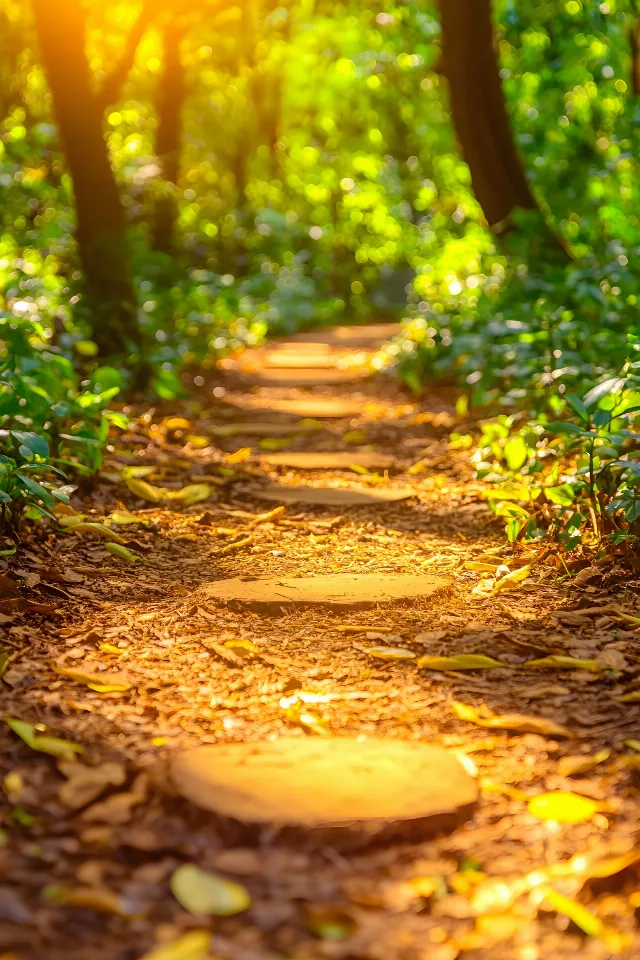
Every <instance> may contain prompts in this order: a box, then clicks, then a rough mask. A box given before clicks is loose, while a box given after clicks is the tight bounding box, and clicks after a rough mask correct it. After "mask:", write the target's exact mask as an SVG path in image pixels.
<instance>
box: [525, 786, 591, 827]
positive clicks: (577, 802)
mask: <svg viewBox="0 0 640 960" xmlns="http://www.w3.org/2000/svg"><path fill="white" fill-rule="evenodd" d="M601 809H602V804H600V803H597V801H595V800H591V798H590V797H582V796H580V795H579V794H577V793H568V792H565V791H563V790H554V791H553V792H551V793H540V794H538V796H537V797H532V798H531V800H529V803H528V804H527V810H528V811H529V813H530V814H531V815H532V816H534V817H537V818H538V820H554V821H555V822H556V823H566V824H576V823H586V822H587V820H591V819H592V818H593V816H594V814H596V813H597V812H598V811H599V810H601Z"/></svg>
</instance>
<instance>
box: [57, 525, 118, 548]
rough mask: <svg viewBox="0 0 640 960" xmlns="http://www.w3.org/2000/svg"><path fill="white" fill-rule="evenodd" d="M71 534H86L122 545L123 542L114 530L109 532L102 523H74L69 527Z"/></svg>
mask: <svg viewBox="0 0 640 960" xmlns="http://www.w3.org/2000/svg"><path fill="white" fill-rule="evenodd" d="M70 530H71V533H88V534H90V535H91V536H92V537H100V539H102V540H109V541H111V542H113V543H116V544H120V543H124V540H123V539H122V537H121V536H120V534H119V533H116V532H115V530H109V527H105V525H104V523H74V525H73V526H72V527H70Z"/></svg>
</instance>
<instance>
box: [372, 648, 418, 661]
mask: <svg viewBox="0 0 640 960" xmlns="http://www.w3.org/2000/svg"><path fill="white" fill-rule="evenodd" d="M359 649H361V650H364V651H365V652H366V653H368V654H369V656H370V657H377V658H378V659H379V660H414V659H415V656H416V655H415V653H414V652H413V651H412V650H406V649H405V648H404V647H366V648H365V647H360V648H359Z"/></svg>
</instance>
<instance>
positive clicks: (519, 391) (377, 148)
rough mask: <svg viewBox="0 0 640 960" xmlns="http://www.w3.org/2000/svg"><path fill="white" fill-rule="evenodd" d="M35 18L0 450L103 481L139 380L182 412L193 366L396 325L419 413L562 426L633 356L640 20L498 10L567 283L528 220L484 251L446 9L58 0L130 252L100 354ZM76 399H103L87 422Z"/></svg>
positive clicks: (18, 93) (17, 13)
mask: <svg viewBox="0 0 640 960" xmlns="http://www.w3.org/2000/svg"><path fill="white" fill-rule="evenodd" d="M43 3H44V6H46V2H45V0H33V3H32V4H31V5H30V4H27V3H24V2H22V0H2V3H1V5H0V115H1V119H0V124H1V126H0V191H1V197H2V203H1V204H0V289H1V290H2V294H3V297H4V305H3V311H2V312H1V313H0V324H1V325H2V328H3V329H2V331H0V336H1V338H2V358H1V362H2V367H1V369H0V422H1V423H2V425H3V426H4V428H5V433H6V434H7V436H8V437H9V436H10V433H11V430H12V429H17V430H27V431H33V432H34V433H41V434H43V435H44V436H45V438H46V439H47V444H48V447H49V453H50V455H56V456H57V455H59V449H58V448H59V446H60V441H59V437H61V436H62V435H66V436H67V437H73V436H74V435H77V437H78V442H76V445H75V450H76V452H75V454H73V450H72V451H71V452H70V451H65V456H66V457H67V458H68V457H69V456H71V459H72V460H73V459H74V458H75V460H76V461H77V462H80V463H81V462H87V463H89V464H90V465H91V466H93V465H94V464H95V462H96V449H98V448H99V446H100V444H101V443H102V442H103V440H104V437H105V436H106V433H105V430H106V428H105V420H104V411H105V410H106V408H107V405H108V402H109V400H110V399H111V397H112V396H113V390H114V387H116V386H119V385H121V384H122V383H124V384H125V385H126V384H129V385H131V384H135V383H136V382H138V383H140V382H142V381H143V380H144V381H147V383H149V382H150V385H151V388H152V389H153V390H154V391H155V393H156V394H157V395H159V396H160V397H162V398H166V399H170V398H172V397H175V396H176V395H178V394H179V393H180V391H181V390H183V389H184V385H185V382H187V381H186V373H185V371H189V377H193V376H194V375H195V376H196V377H199V374H198V372H197V371H196V372H195V374H194V373H193V370H194V364H200V365H202V366H204V367H207V366H212V365H213V364H214V363H215V361H216V359H217V357H219V356H220V355H221V354H222V353H224V352H226V351H229V350H233V349H234V348H236V347H238V346H240V345H242V344H253V343H257V342H259V341H260V340H261V339H262V338H263V337H264V336H265V335H266V334H267V333H281V332H288V333H289V332H293V331H294V330H296V329H299V328H301V327H304V326H311V325H318V324H330V323H336V322H341V323H343V322H358V321H359V320H364V319H371V318H375V319H385V318H389V317H395V318H399V319H402V320H403V321H404V325H403V334H402V336H401V337H399V338H398V339H397V340H396V341H394V342H392V343H391V344H389V345H388V346H387V347H386V348H385V350H384V351H383V352H382V353H381V354H380V355H379V356H378V357H377V358H376V364H377V365H378V366H379V367H380V368H385V369H391V370H393V371H395V372H396V373H397V374H398V375H400V376H402V377H404V379H405V380H406V381H407V382H408V384H409V385H410V386H411V387H412V389H414V390H416V391H418V390H421V389H422V388H423V386H424V384H425V382H426V380H427V378H429V379H431V378H433V377H443V376H444V377H449V378H454V379H455V380H456V381H457V382H458V383H460V384H462V385H463V386H464V387H465V388H466V389H467V390H468V391H469V394H470V397H471V399H472V401H473V402H475V403H477V404H483V405H488V406H489V408H491V407H492V406H493V407H495V406H505V407H507V408H509V410H511V411H513V410H514V409H516V410H521V411H524V412H528V411H530V410H534V409H536V410H540V409H542V408H547V409H548V405H549V403H551V405H552V409H555V410H558V409H560V408H561V406H562V397H563V394H564V391H565V390H566V389H567V388H568V387H569V388H570V389H571V390H573V391H578V392H580V390H581V389H582V388H583V386H584V388H585V389H586V388H588V387H589V386H590V385H592V384H593V383H594V382H596V381H597V380H598V379H599V377H600V376H601V375H603V374H605V373H608V372H610V371H612V370H615V369H617V368H619V367H620V366H621V365H622V364H623V363H624V361H625V360H626V359H627V358H628V357H632V358H633V356H634V355H635V351H636V350H637V344H638V323H637V309H638V306H637V298H638V270H639V269H640V268H639V267H638V265H637V264H638V257H637V252H638V251H639V250H640V223H639V219H638V209H639V205H638V200H639V196H638V194H639V189H640V187H639V184H640V178H639V176H638V173H639V171H638V166H639V164H640V159H639V158H640V149H639V147H640V133H639V130H640V123H639V121H640V63H639V61H638V56H639V55H638V37H639V31H638V26H637V18H638V17H639V16H640V12H639V11H638V9H637V8H636V3H635V2H634V0H609V2H605V3H600V4H599V5H598V4H597V3H587V2H586V0H584V2H581V0H567V2H559V3H558V2H555V0H537V2H535V3H533V2H531V0H496V2H495V3H494V8H493V16H494V31H495V38H496V44H497V55H498V66H499V69H500V77H501V79H502V87H503V91H504V94H505V97H506V101H507V107H508V113H509V118H510V123H511V126H512V130H513V136H514V141H515V143H516V145H517V148H518V150H519V152H520V154H521V156H522V158H523V163H524V167H525V169H526V173H527V177H528V179H529V182H530V185H531V187H532V190H533V192H534V194H535V197H536V200H537V202H538V204H539V206H540V209H541V211H542V213H543V214H544V217H545V219H546V222H547V224H548V226H549V228H550V230H551V232H552V233H554V234H555V236H556V237H558V238H560V239H561V240H562V242H563V243H564V244H565V245H566V247H567V248H568V249H569V250H570V251H571V259H563V258H560V259H559V258H557V257H554V256H546V255H545V250H544V249H543V250H542V251H541V250H540V248H539V246H536V244H535V243H534V242H533V238H534V235H535V233H536V231H537V230H538V228H539V223H537V222H534V219H535V218H534V219H532V218H531V216H530V213H529V212H527V211H515V213H514V215H513V218H512V223H511V224H510V229H509V231H508V232H507V233H506V234H503V235H500V232H499V231H496V230H490V229H489V227H488V225H487V221H486V219H485V217H484V214H483V210H482V209H481V207H480V205H479V203H478V201H477V199H476V198H475V197H474V193H473V191H472V185H471V175H470V171H469V167H468V166H467V164H466V163H465V162H464V161H463V159H462V158H461V154H460V151H459V149H458V147H457V144H456V134H455V131H454V126H453V123H452V119H451V111H450V106H449V92H448V82H447V80H446V79H445V77H444V73H445V72H446V71H445V70H443V67H442V61H441V30H440V20H439V16H438V10H437V7H436V6H435V5H432V4H430V3H425V4H421V5H414V4H407V5H400V4H394V3H391V2H378V0H374V2H373V3H371V4H366V5H365V4H361V3H358V4H356V3H354V2H352V0H349V2H345V3H334V2H332V3H328V2H327V0H287V2H286V3H283V4H282V5H279V4H278V3H277V0H243V3H242V4H241V5H239V6H235V5H233V4H228V5H223V4H221V3H219V2H216V0H198V2H194V3H184V2H183V0H146V2H145V3H140V2H139V3H132V2H126V3H125V2H118V0H112V2H111V3H109V4H105V3H103V2H98V0H86V2H84V3H83V4H82V3H80V0H73V2H72V0H61V3H60V4H58V5H56V10H57V14H56V16H57V17H58V22H57V25H56V29H59V30H60V31H61V33H60V35H59V36H60V37H62V36H63V32H64V31H66V27H67V24H66V23H65V16H68V17H69V18H70V20H71V15H72V14H71V13H70V11H72V10H73V9H74V8H77V10H78V11H79V15H80V20H79V21H78V24H79V29H82V30H84V31H85V36H84V40H85V43H84V55H86V66H87V67H88V71H89V82H90V86H91V91H92V96H93V98H94V100H95V104H94V106H95V109H96V110H97V111H98V112H99V117H100V123H101V125H102V130H103V133H104V137H105V139H106V143H107V146H108V157H109V160H110V164H111V167H112V170H113V174H114V177H115V181H116V183H117V188H118V191H119V195H120V198H121V203H122V205H123V208H124V214H125V218H126V228H127V232H128V238H129V244H130V262H129V260H127V269H130V272H131V280H132V286H131V294H130V297H129V299H130V301H131V303H130V304H129V306H130V309H131V311H132V313H131V314H130V316H132V317H134V318H137V321H136V323H135V324H133V323H132V326H131V331H132V335H131V337H130V339H128V338H127V334H126V331H125V335H124V336H120V339H117V340H116V341H114V342H117V345H118V349H114V350H112V351H111V353H112V354H113V355H112V356H105V353H108V352H109V351H108V350H107V351H105V348H104V337H103V338H102V342H101V330H102V327H103V326H104V322H105V321H104V316H102V318H101V319H99V320H98V319H96V318H97V317H98V313H97V312H96V310H97V306H96V304H95V301H94V304H93V305H92V302H91V299H90V298H89V297H88V296H87V293H86V287H85V286H83V269H85V268H86V263H85V264H84V265H83V262H82V258H81V257H79V255H78V247H77V244H76V242H75V240H74V229H75V221H76V211H77V210H79V206H78V203H79V183H78V181H77V180H76V182H75V183H74V182H73V181H72V178H71V176H70V172H69V164H68V163H67V162H66V160H65V156H64V155H63V152H62V147H61V141H60V137H59V131H58V128H57V126H56V124H55V122H54V117H53V113H52V105H51V98H50V95H49V93H48V88H49V80H50V78H51V72H50V71H45V65H44V61H46V50H45V47H44V46H43V43H42V37H43V35H44V36H45V37H46V36H48V34H46V33H45V34H42V33H41V34H40V38H41V42H40V44H38V42H37V39H36V35H37V30H36V27H37V17H38V15H40V16H42V9H43ZM51 9H53V8H51ZM39 10H40V14H39ZM34 12H35V14H36V17H35V19H34ZM74 16H75V15H74ZM83 18H86V20H84V19H83ZM47 46H49V45H48V44H47ZM53 47H54V53H53V56H54V57H55V44H54V45H53ZM81 52H82V51H81ZM48 55H49V57H50V58H51V56H52V54H51V52H49V54H48ZM92 109H93V108H92ZM80 113H81V111H80ZM82 122H83V118H82V116H78V119H77V124H78V125H79V126H80V127H81V124H82ZM77 132H78V131H77V130H76V133H77ZM80 133H82V131H81V129H80ZM74 187H75V193H76V204H75V208H74ZM98 306H99V305H98ZM134 326H135V327H136V329H137V330H138V331H139V335H137V334H136V336H133V330H134ZM102 332H104V331H102ZM105 361H107V362H108V366H107V367H106V369H107V370H108V371H109V373H108V375H105V376H104V377H101V375H100V373H99V371H100V370H101V369H105V367H104V365H105ZM45 368H46V369H48V370H51V371H53V373H52V375H51V376H49V374H48V373H46V372H43V371H44V370H45ZM61 370H63V371H64V376H61V375H60V371H61ZM136 370H137V371H138V374H140V371H141V370H142V377H140V376H139V375H138V374H136ZM45 380H46V381H47V382H46V383H45V382H44V381H45ZM53 380H54V381H55V387H54V386H53V385H52V381H53ZM116 381H117V382H116ZM196 382H198V381H196ZM61 384H64V387H62V386H61ZM105 384H107V386H106V387H105ZM187 385H188V384H187ZM61 390H62V392H63V393H64V396H62V395H59V394H60V391H61ZM49 391H52V393H51V396H50V395H49ZM56 391H57V392H56ZM87 391H88V392H89V393H91V394H93V395H94V396H95V397H96V398H99V399H95V400H94V401H91V402H88V401H87V400H86V399H85V400H84V401H82V402H83V403H84V404H85V406H84V407H83V408H82V409H83V410H84V411H85V414H86V415H84V414H83V416H82V417H80V416H79V415H78V402H80V399H79V398H82V397H83V396H86V394H87ZM36 394H38V395H39V396H41V397H42V396H44V397H47V398H48V399H49V400H51V403H49V404H48V407H50V408H52V409H53V408H54V407H56V409H57V410H58V411H59V414H58V413H56V417H55V418H52V417H47V416H44V415H42V410H41V411H40V412H38V409H36V407H37V404H35V401H33V402H32V397H33V396H35V395H36ZM54 394H55V396H54ZM16 398H17V399H16ZM23 400H24V401H25V402H23ZM559 403H560V408H559V407H558V404H559ZM16 404H17V406H16ZM59 404H62V405H61V406H60V405H59ZM554 404H555V407H554V406H553V405H554ZM56 405H58V406H56ZM40 406H41V407H42V404H41V405H40ZM89 414H90V415H89ZM82 440H84V441H85V448H86V450H88V449H89V446H90V445H91V444H92V443H93V447H91V451H92V452H91V456H89V455H88V454H86V455H85V454H84V453H81V452H78V451H81V449H82V444H81V441H82ZM66 443H67V445H69V444H71V446H72V447H73V443H74V441H72V440H68V441H66ZM9 446H11V445H10V444H9ZM9 452H13V453H14V454H16V456H18V454H17V453H16V451H15V450H13V449H12V450H10V451H9ZM38 456H39V454H33V456H32V457H31V459H32V460H33V459H35V461H36V462H37V460H38Z"/></svg>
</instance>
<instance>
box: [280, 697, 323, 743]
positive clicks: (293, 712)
mask: <svg viewBox="0 0 640 960" xmlns="http://www.w3.org/2000/svg"><path fill="white" fill-rule="evenodd" d="M283 701H284V703H286V706H284V715H285V717H286V718H287V720H289V721H290V723H295V724H297V726H299V727H302V728H303V729H304V730H308V731H309V732H310V733H315V734H316V736H319V737H328V736H329V731H328V730H327V728H326V727H325V726H324V724H323V723H322V722H321V721H320V720H319V719H318V717H316V715H315V714H314V713H311V712H310V711H309V710H306V709H305V708H304V706H303V705H302V703H300V702H298V698H297V697H295V696H294V697H284V698H283ZM283 701H281V702H280V703H281V706H282V705H283Z"/></svg>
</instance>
